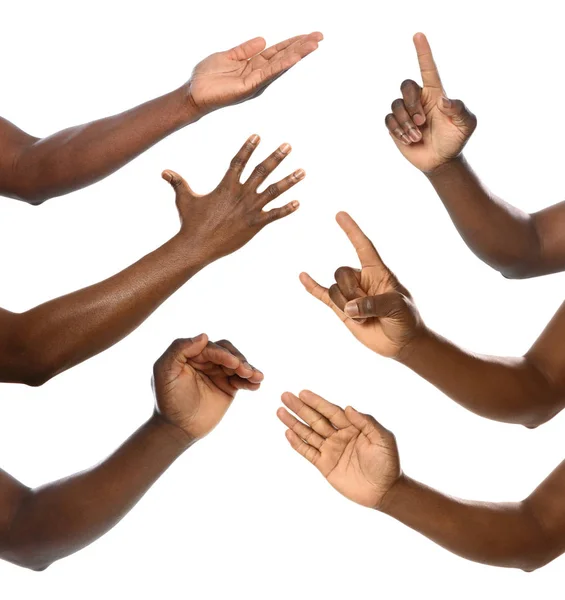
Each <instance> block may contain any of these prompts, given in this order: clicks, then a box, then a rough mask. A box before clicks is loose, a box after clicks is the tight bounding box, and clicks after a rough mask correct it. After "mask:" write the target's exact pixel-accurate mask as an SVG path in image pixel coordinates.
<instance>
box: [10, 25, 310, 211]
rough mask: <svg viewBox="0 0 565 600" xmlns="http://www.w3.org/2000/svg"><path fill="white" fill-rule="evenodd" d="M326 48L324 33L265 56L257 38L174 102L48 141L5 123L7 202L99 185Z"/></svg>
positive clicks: (210, 67)
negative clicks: (179, 132)
mask: <svg viewBox="0 0 565 600" xmlns="http://www.w3.org/2000/svg"><path fill="white" fill-rule="evenodd" d="M321 40H322V35H321V34H320V33H317V32H316V33H312V34H309V35H300V36H296V37H294V38H290V39H288V40H286V41H284V42H280V43H279V44H276V45H275V46H271V47H269V48H265V46H266V44H265V40H264V39H263V38H254V39H253V40H249V41H248V42H245V43H244V44H241V45H240V46H237V47H235V48H232V49H231V50H227V51H225V52H218V53H216V54H212V55H211V56H209V57H208V58H206V59H205V60H203V61H202V62H201V63H199V64H198V65H197V66H196V67H195V69H194V71H193V73H192V76H191V78H190V80H189V81H188V82H187V83H186V84H184V85H183V86H181V87H180V88H179V89H177V90H175V91H173V92H171V93H169V94H166V95H164V96H161V97H160V98H156V99H155V100H151V101H150V102H146V103H145V104H142V105H141V106H137V107H136V108H133V109H131V110H128V111H125V112H123V113H121V114H118V115H114V116H112V117H108V118H105V119H100V120H98V121H93V122H92V123H87V124H85V125H79V126H77V127H71V128H69V129H66V130H64V131H60V132H59V133H56V134H54V135H51V136H49V137H46V138H43V139H40V138H37V137H33V136H31V135H28V134H27V133H25V132H23V131H22V130H20V129H18V128H17V127H15V126H14V125H13V124H12V123H10V122H8V121H7V120H5V119H2V118H0V140H2V143H1V144H0V195H4V196H8V197H11V198H17V199H19V200H24V201H27V202H29V203H31V204H40V203H41V202H43V201H45V200H47V199H48V198H52V197H54V196H60V195H62V194H67V193H69V192H72V191H74V190H77V189H80V188H82V187H85V186H87V185H90V184H92V183H94V182H96V181H99V180H100V179H103V178H104V177H107V176H108V175H110V174H111V173H113V172H114V171H116V170H117V169H119V168H121V167H123V166H124V165H125V164H126V163H128V162H129V161H130V160H132V159H133V158H135V157H136V156H138V155H139V154H141V153H142V152H144V151H145V150H147V149H148V148H150V147H151V146H152V145H153V144H155V143H157V142H158V141H160V140H162V139H163V138H164V137H166V136H168V135H169V134H171V133H173V132H174V131H177V130H178V129H180V128H182V127H184V126H186V125H188V124H190V123H193V122H194V121H197V120H198V119H200V118H201V117H203V116H204V115H206V114H208V113H210V112H212V111H214V110H217V109H219V108H223V107H225V106H229V105H232V104H238V103H241V102H244V101H246V100H249V99H251V98H255V97H257V96H259V95H260V94H262V93H263V92H264V91H265V89H266V88H267V87H268V86H269V85H270V84H271V83H272V82H273V81H274V80H275V79H277V78H278V77H280V76H281V75H282V74H283V73H284V72H286V71H287V70H288V69H290V68H291V67H292V66H294V65H295V64H296V63H298V62H299V61H300V60H301V59H302V58H304V57H305V56H307V55H308V54H310V53H311V52H313V51H314V50H316V48H317V47H318V42H319V41H321Z"/></svg>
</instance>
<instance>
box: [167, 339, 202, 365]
mask: <svg viewBox="0 0 565 600" xmlns="http://www.w3.org/2000/svg"><path fill="white" fill-rule="evenodd" d="M207 344H208V336H207V335H206V334H205V333H201V334H200V335H197V336H196V337H194V338H185V339H178V340H175V341H174V342H173V343H172V344H171V345H170V346H169V353H170V355H171V358H173V359H175V360H178V361H179V362H186V360H187V359H189V358H194V357H195V356H198V355H199V354H200V353H201V352H202V351H203V350H204V348H206V346H207Z"/></svg>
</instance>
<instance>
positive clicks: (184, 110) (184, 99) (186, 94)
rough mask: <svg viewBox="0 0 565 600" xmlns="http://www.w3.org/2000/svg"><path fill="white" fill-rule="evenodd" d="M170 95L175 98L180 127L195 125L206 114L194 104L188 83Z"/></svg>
mask: <svg viewBox="0 0 565 600" xmlns="http://www.w3.org/2000/svg"><path fill="white" fill-rule="evenodd" d="M171 94H173V95H174V96H175V98H176V103H177V106H178V109H177V112H178V115H179V118H180V120H181V126H182V127H184V126H186V125H191V124H192V123H196V121H199V120H200V119H201V118H202V117H204V116H205V115H206V114H207V113H206V112H205V111H203V110H202V109H201V108H200V107H198V106H197V105H196V104H195V102H194V100H193V98H192V94H191V93H190V87H189V84H188V83H185V84H183V85H182V86H181V87H180V88H177V89H176V90H174V91H173V92H171Z"/></svg>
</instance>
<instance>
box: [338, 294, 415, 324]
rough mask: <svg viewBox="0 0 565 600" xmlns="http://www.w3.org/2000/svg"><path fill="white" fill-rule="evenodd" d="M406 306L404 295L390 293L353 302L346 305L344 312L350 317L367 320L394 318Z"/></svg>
mask: <svg viewBox="0 0 565 600" xmlns="http://www.w3.org/2000/svg"><path fill="white" fill-rule="evenodd" d="M403 306H404V302H403V298H402V295H401V294H399V293H398V292H388V293H386V294H380V295H378V296H365V297H364V298H357V299H356V300H351V301H350V302H348V303H347V304H346V305H345V309H344V312H345V314H346V315H347V316H348V317H352V318H354V319H355V318H357V319H365V318H368V317H381V318H383V317H384V318H386V317H392V316H394V314H395V313H398V312H399V311H400V310H401V309H402V307H403Z"/></svg>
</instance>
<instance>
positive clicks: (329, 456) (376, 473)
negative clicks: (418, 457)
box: [316, 426, 398, 508]
mask: <svg viewBox="0 0 565 600" xmlns="http://www.w3.org/2000/svg"><path fill="white" fill-rule="evenodd" d="M320 454H321V456H320V459H319V461H318V463H317V464H316V466H317V467H318V468H319V469H320V472H321V473H322V474H323V475H324V477H326V479H327V480H328V482H329V483H330V484H331V485H332V486H333V487H334V488H335V489H336V490H337V491H338V492H339V493H340V494H343V495H344V496H345V497H346V498H349V499H350V500H353V501H354V502H357V503H358V504H362V505H363V506H369V507H373V508H374V507H377V506H378V505H379V504H380V502H381V500H382V498H383V496H384V495H385V494H386V492H387V491H388V489H389V488H390V486H391V485H392V484H393V483H394V481H395V480H396V478H397V476H398V475H397V472H398V467H397V461H396V460H395V455H394V453H393V452H391V451H390V449H389V448H388V446H387V445H386V444H385V443H384V442H383V441H381V442H380V443H376V444H375V443H371V442H370V441H369V439H368V438H367V436H365V435H364V434H363V433H361V431H359V430H358V429H357V428H356V427H354V426H351V427H347V428H346V429H340V430H338V431H336V433H335V434H334V435H332V436H331V437H330V438H328V439H326V440H325V442H324V444H323V445H322V447H321V449H320Z"/></svg>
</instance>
